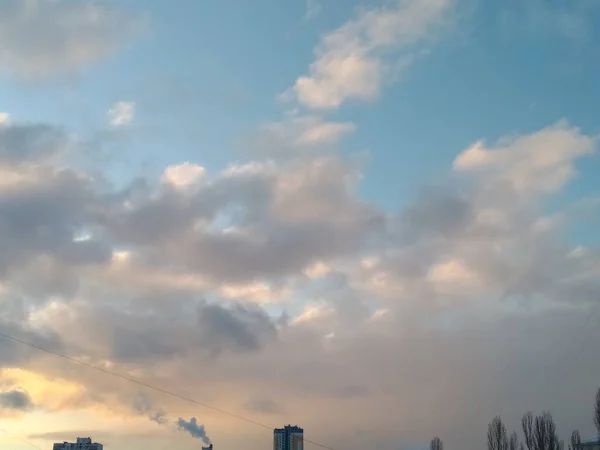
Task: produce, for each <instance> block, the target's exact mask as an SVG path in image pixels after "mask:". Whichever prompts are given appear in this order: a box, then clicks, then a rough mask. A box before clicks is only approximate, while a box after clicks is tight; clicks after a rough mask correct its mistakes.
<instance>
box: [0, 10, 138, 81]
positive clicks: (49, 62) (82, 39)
mask: <svg viewBox="0 0 600 450" xmlns="http://www.w3.org/2000/svg"><path fill="white" fill-rule="evenodd" d="M143 24H144V20H143V19H142V18H140V17H138V16H136V15H133V14H130V13H126V12H123V11H119V10H118V9H115V8H113V7H111V6H110V5H108V4H105V3H99V2H87V1H86V2H79V1H74V0H57V1H53V0H29V1H21V0H7V1H3V2H2V3H1V4H0V68H1V69H0V70H2V71H3V72H6V73H8V74H10V75H14V76H17V77H20V78H25V79H29V80H35V79H40V78H44V77H47V76H51V75H55V74H64V73H69V72H72V71H75V70H77V69H79V68H81V67H84V66H86V65H88V64H90V63H92V62H94V61H96V60H99V59H103V58H106V57H108V56H110V55H111V54H113V53H114V52H116V51H117V50H119V49H120V48H122V47H123V46H124V45H126V44H127V43H129V42H130V41H131V40H132V39H133V38H134V37H136V35H138V34H139V33H140V31H141V30H142V27H143Z"/></svg>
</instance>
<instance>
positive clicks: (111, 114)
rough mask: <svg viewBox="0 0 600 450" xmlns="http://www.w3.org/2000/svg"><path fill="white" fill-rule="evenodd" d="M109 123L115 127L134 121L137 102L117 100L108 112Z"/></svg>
mask: <svg viewBox="0 0 600 450" xmlns="http://www.w3.org/2000/svg"><path fill="white" fill-rule="evenodd" d="M107 116H108V121H109V123H110V124H111V125H112V126H114V127H122V126H125V125H129V124H130V123H131V122H133V119H134V117H135V103H134V102H132V101H119V102H116V103H115V104H114V105H113V106H112V107H111V108H110V109H109V110H108V113H107Z"/></svg>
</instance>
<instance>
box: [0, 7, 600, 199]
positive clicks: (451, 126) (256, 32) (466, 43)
mask: <svg viewBox="0 0 600 450" xmlns="http://www.w3.org/2000/svg"><path fill="white" fill-rule="evenodd" d="M234 3H236V4H235V5H233V4H232V3H231V2H204V3H199V2H195V1H182V2H179V3H178V7H177V8H172V7H171V6H169V5H167V4H166V3H164V2H155V1H145V2H135V1H128V2H123V4H122V7H123V8H124V9H127V10H130V11H132V12H140V11H143V14H144V16H145V18H146V21H147V24H148V25H147V27H145V29H144V32H143V34H142V37H141V38H140V39H138V40H136V41H135V42H133V43H131V44H129V45H128V47H127V48H126V49H125V50H124V51H122V52H120V53H119V54H118V55H116V56H114V57H112V58H110V59H109V60H107V61H103V62H102V64H100V65H96V66H94V67H93V68H86V69H85V70H83V71H82V72H80V73H77V74H73V75H72V76H71V77H70V78H69V79H66V80H65V79H56V78H53V79H50V80H47V81H45V82H43V83H40V84H36V85H35V86H32V85H30V84H24V83H23V82H22V81H21V80H12V79H5V82H4V83H2V85H1V86H0V89H2V98H3V99H4V104H5V106H4V108H5V109H7V110H10V111H11V112H12V114H13V115H14V117H16V118H19V117H23V118H24V119H27V120H40V121H50V122H55V123H60V124H68V126H69V127H74V128H76V129H78V130H82V132H83V133H87V134H92V133H95V132H97V130H98V129H99V128H101V127H102V126H103V125H104V121H105V111H106V110H107V109H108V108H109V107H110V105H111V104H112V103H113V102H114V101H117V100H119V99H123V98H126V99H131V100H133V101H135V102H136V124H135V128H134V129H133V130H132V131H131V138H132V139H133V141H134V145H133V148H132V147H128V149H127V150H126V151H124V152H123V151H122V152H123V153H126V154H127V159H128V160H129V161H132V164H133V168H132V169H133V170H136V169H137V170H139V166H140V164H142V163H146V162H148V161H152V164H154V167H155V169H156V168H157V167H161V166H163V165H165V164H167V163H170V162H172V161H173V160H174V159H179V160H181V161H187V160H195V161H198V162H200V163H202V164H203V165H204V166H206V167H208V168H211V169H219V168H222V167H223V166H225V165H226V164H227V163H228V162H230V161H231V160H233V159H238V158H240V155H239V149H240V147H243V141H244V138H246V137H247V136H249V135H250V134H252V133H253V132H255V130H256V129H257V128H258V126H259V125H260V124H261V123H263V122H265V121H278V120H280V118H281V117H282V113H283V112H284V111H285V110H286V108H288V109H289V108H292V107H294V105H289V104H285V103H282V102H280V101H277V99H276V97H277V95H278V94H280V93H281V92H283V91H284V90H285V89H287V88H288V87H289V86H290V85H291V84H293V82H294V80H295V78H297V77H298V75H299V74H303V73H305V72H306V69H307V66H308V64H310V62H311V60H312V59H314V56H313V48H314V47H315V45H316V43H317V42H318V40H319V37H320V36H322V35H323V34H325V33H326V32H327V31H328V30H331V29H335V28H336V27H338V26H340V25H341V24H343V23H344V22H345V21H346V20H348V18H350V17H352V15H353V13H354V10H355V9H356V8H358V7H359V6H362V7H368V6H369V5H371V6H379V4H378V2H372V3H368V2H344V4H343V5H338V4H335V5H334V4H328V3H326V2H325V3H324V4H322V5H320V7H319V9H318V13H316V14H315V16H314V17H310V18H309V17H307V16H306V11H307V9H306V8H307V7H306V5H305V4H304V3H303V2H302V1H294V2H285V3H282V2H277V1H268V0H260V1H257V2H252V4H250V3H248V2H241V3H239V2H234ZM238 3H239V4H238ZM519 3H520V2H503V3H502V4H495V3H488V2H480V3H474V2H471V3H470V4H467V5H466V6H463V7H462V10H461V12H460V15H461V17H459V18H458V19H457V21H458V24H457V25H454V27H455V30H453V31H454V32H453V33H450V34H449V35H446V36H444V39H442V40H441V42H436V43H435V44H433V45H431V48H429V49H428V51H429V54H428V55H427V56H426V57H423V58H421V59H419V61H418V62H417V63H415V64H413V65H412V66H411V67H410V68H409V69H408V70H406V71H405V72H404V73H403V74H402V77H401V78H402V79H401V80H400V81H399V82H397V83H394V84H392V85H388V86H386V87H385V89H383V90H382V93H381V95H380V98H378V99H377V100H376V101H373V102H369V103H367V104H364V103H360V102H355V103H351V104H349V105H347V106H345V107H343V108H341V109H339V110H337V111H333V112H332V113H331V114H328V117H331V118H339V119H341V120H348V121H352V122H353V123H355V124H356V126H357V131H356V133H355V135H354V136H352V138H351V139H347V140H345V142H344V143H343V146H342V148H343V150H344V151H345V152H348V153H354V152H362V151H365V150H366V151H368V154H369V159H368V166H367V169H366V176H365V180H364V184H363V186H362V190H363V194H364V195H365V196H366V197H367V198H369V199H371V200H374V201H377V202H381V203H382V204H384V205H386V206H388V207H393V208H396V207H398V206H399V205H404V204H406V202H407V201H408V200H409V199H410V198H411V197H412V196H414V194H415V190H418V189H419V186H420V185H421V184H422V183H423V181H426V182H435V180H437V179H438V178H440V177H443V176H444V175H445V174H446V173H447V170H448V168H449V166H450V165H451V162H452V160H453V158H454V156H455V155H456V153H457V152H459V151H460V150H461V149H463V148H465V147H466V146H468V145H469V144H470V143H472V142H473V141H475V140H478V139H481V138H483V139H486V140H488V141H491V142H493V141H494V140H496V139H497V138H499V137H500V136H503V135H505V134H507V133H527V132H531V131H533V130H536V129H539V128H541V127H543V126H544V125H547V124H549V123H553V122H555V121H557V120H559V119H561V118H567V119H568V120H569V121H570V122H571V123H573V124H574V125H576V126H578V127H581V128H582V130H584V131H585V132H586V133H590V134H596V133H598V131H599V129H598V125H597V121H596V120H595V117H594V113H593V111H594V109H595V105H596V104H597V101H598V97H599V96H600V87H599V86H598V83H597V78H598V74H599V71H600V63H599V62H598V58H597V57H595V56H596V55H597V51H598V50H597V45H595V44H596V42H597V41H596V39H597V38H598V36H597V30H595V29H594V27H593V24H594V22H593V21H592V20H591V19H589V18H587V17H586V18H585V20H586V21H588V22H589V23H587V26H588V27H589V28H590V34H589V35H584V36H582V37H571V36H569V35H565V32H563V31H561V30H560V29H553V28H552V26H550V25H548V26H547V27H541V26H540V27H537V28H539V29H536V28H535V27H528V23H527V18H526V17H523V16H525V15H526V12H525V10H526V8H524V7H521V8H520V9H519V6H518V5H519ZM534 3H535V5H536V6H533V7H532V12H529V13H527V14H531V15H539V16H540V17H542V18H543V17H544V14H550V15H551V14H552V13H553V12H556V14H558V13H559V12H560V11H562V9H565V10H569V11H571V10H574V11H579V10H578V9H577V8H576V7H573V6H571V7H569V6H568V5H566V4H565V5H562V4H561V2H546V3H544V2H537V3H536V2H534ZM563 3H564V2H563ZM536 8H538V9H539V10H536ZM581 9H582V10H583V8H581ZM509 13H512V14H516V15H517V19H516V23H510V22H508V21H507V20H504V19H503V16H504V15H507V14H509ZM582 14H583V12H582ZM550 17H551V16H550ZM539 20H543V19H539ZM225 23H226V25H225ZM249 67H252V70H249ZM148 129H152V133H151V135H149V133H146V131H147V130H148ZM165 145H168V146H169V147H170V150H169V152H168V153H166V152H164V151H163V149H164V146H165ZM121 157H122V158H123V159H125V156H124V155H121ZM241 157H243V155H241ZM117 159H119V158H117ZM130 168H131V167H130ZM581 169H582V170H583V171H584V173H585V174H586V175H588V174H589V175H590V176H589V177H587V176H586V177H585V178H587V179H588V180H589V179H591V178H593V176H592V175H591V174H594V173H596V172H597V171H598V170H600V166H599V163H598V159H597V158H592V159H590V160H588V161H587V162H586V164H585V166H584V167H582V168H581ZM122 170H126V169H122ZM124 176H126V175H124ZM390 187H393V189H390ZM593 190H594V185H593V184H590V183H589V182H588V183H575V185H574V186H573V191H574V195H582V194H585V193H586V192H590V191H593Z"/></svg>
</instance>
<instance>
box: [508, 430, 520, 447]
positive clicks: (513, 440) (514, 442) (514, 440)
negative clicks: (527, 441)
mask: <svg viewBox="0 0 600 450" xmlns="http://www.w3.org/2000/svg"><path fill="white" fill-rule="evenodd" d="M522 447H523V444H521V445H520V446H519V436H517V432H516V431H513V432H512V434H511V435H510V438H509V439H508V450H519V448H522Z"/></svg>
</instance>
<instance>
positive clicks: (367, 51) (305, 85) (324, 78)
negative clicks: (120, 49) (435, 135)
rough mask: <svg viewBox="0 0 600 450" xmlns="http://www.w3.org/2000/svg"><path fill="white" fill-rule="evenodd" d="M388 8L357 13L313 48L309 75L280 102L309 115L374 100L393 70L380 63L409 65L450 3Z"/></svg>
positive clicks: (423, 1)
mask: <svg viewBox="0 0 600 450" xmlns="http://www.w3.org/2000/svg"><path fill="white" fill-rule="evenodd" d="M394 3H395V4H394V5H393V6H389V7H388V6H385V7H380V8H377V9H371V10H367V11H362V12H360V13H359V14H358V17H356V18H355V19H353V20H351V21H349V22H347V23H346V24H344V25H343V26H341V27H340V28H338V29H337V30H335V31H333V32H332V33H329V34H327V35H326V36H325V37H323V39H322V40H321V42H320V43H319V45H318V46H317V48H316V50H315V53H316V60H315V61H314V62H313V63H312V64H311V65H310V74H309V75H308V76H302V77H300V78H298V80H297V81H296V83H295V85H294V87H293V88H292V89H291V90H290V91H288V92H287V93H285V94H284V98H289V97H293V98H296V99H297V100H298V101H299V102H300V103H301V104H302V105H304V106H307V107H309V108H314V109H334V108H338V107H339V106H340V105H341V104H342V103H344V102H345V101H347V100H360V101H369V100H374V99H375V98H377V96H378V95H379V91H380V89H381V86H382V84H383V83H384V82H385V81H386V79H387V77H388V76H389V77H391V78H393V77H394V74H392V73H390V72H394V69H393V68H394V66H396V67H398V64H397V63H393V64H391V65H390V64H388V63H387V62H386V59H385V57H388V56H391V57H394V58H396V59H397V60H399V61H400V62H401V64H400V65H399V66H400V67H405V66H406V65H407V64H409V63H410V61H411V59H412V57H413V55H414V50H415V46H416V45H418V44H420V43H423V42H425V41H426V40H427V39H428V38H430V37H431V36H432V35H433V34H435V32H436V31H439V30H438V29H439V28H442V27H443V25H444V24H445V23H446V21H447V20H448V17H449V14H450V9H451V7H452V6H453V1H452V0H396V1H395V2H394Z"/></svg>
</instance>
